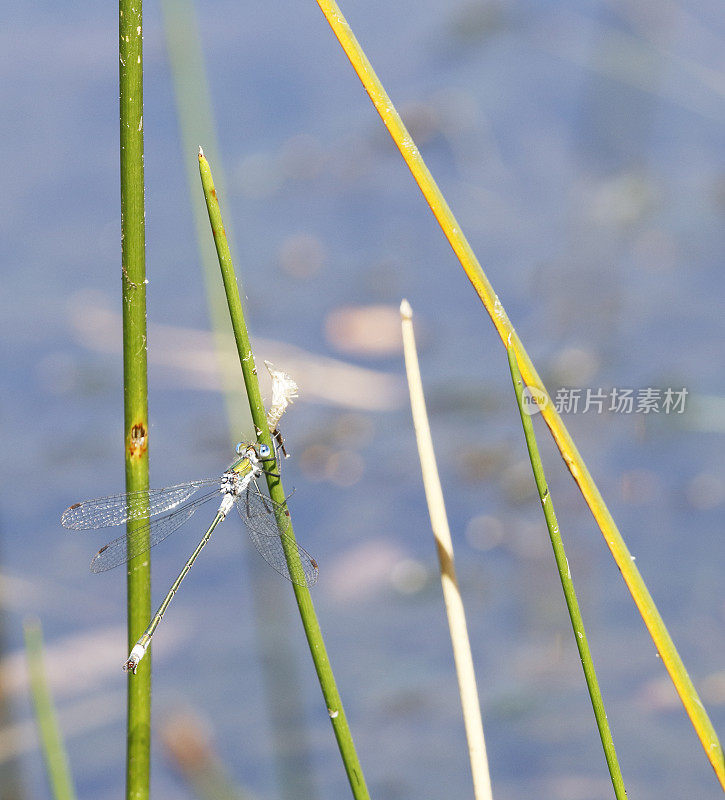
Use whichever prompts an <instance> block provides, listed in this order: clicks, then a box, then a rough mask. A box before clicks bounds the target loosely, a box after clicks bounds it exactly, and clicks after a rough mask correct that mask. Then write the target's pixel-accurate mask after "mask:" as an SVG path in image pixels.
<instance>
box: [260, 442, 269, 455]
mask: <svg viewBox="0 0 725 800" xmlns="http://www.w3.org/2000/svg"><path fill="white" fill-rule="evenodd" d="M259 455H260V456H261V457H262V458H266V457H267V456H268V455H269V445H267V444H260V445H259Z"/></svg>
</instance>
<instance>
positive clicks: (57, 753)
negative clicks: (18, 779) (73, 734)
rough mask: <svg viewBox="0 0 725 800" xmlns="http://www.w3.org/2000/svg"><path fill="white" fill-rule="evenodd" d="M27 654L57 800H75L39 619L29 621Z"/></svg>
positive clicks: (51, 782)
mask: <svg viewBox="0 0 725 800" xmlns="http://www.w3.org/2000/svg"><path fill="white" fill-rule="evenodd" d="M23 632H24V634H25V655H26V657H27V659H28V672H29V676H30V694H31V696H32V698H33V707H34V709H35V721H36V723H37V725H38V732H39V733H40V745H41V750H42V752H43V759H44V760H45V769H46V772H47V773H48V782H49V783H50V788H51V790H52V792H53V797H54V798H55V800H75V797H76V793H75V789H74V788H73V781H72V780H71V775H70V768H69V766H68V756H67V754H66V752H65V747H64V746H63V737H62V736H61V732H60V727H59V725H58V720H57V718H56V715H55V708H54V706H53V698H52V696H51V694H50V689H49V688H48V683H47V681H46V679H45V667H44V664H43V631H42V629H41V627H40V622H39V621H38V620H26V621H25V623H24V625H23Z"/></svg>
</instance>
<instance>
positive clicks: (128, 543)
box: [61, 442, 318, 672]
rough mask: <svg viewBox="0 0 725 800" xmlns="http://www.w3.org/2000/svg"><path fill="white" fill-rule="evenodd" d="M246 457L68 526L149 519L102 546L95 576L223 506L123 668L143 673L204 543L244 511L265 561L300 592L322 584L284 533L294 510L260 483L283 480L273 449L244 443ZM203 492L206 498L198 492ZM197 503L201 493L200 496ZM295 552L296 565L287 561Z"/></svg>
mask: <svg viewBox="0 0 725 800" xmlns="http://www.w3.org/2000/svg"><path fill="white" fill-rule="evenodd" d="M237 455H238V456H239V457H238V458H237V459H236V460H235V461H234V462H233V463H232V464H230V466H229V467H228V469H227V470H226V471H225V472H224V474H223V475H222V476H221V477H219V478H210V479H202V480H197V481H189V482H187V483H179V484H176V485H175V486H167V487H166V488H165V489H150V490H148V491H141V492H128V493H124V494H116V495H111V496H110V497H100V498H98V499H97V500H86V501H85V502H83V503H75V505H72V506H70V508H67V509H66V510H65V512H64V513H63V516H62V517H61V523H62V524H63V525H64V526H65V527H66V528H71V529H72V530H95V529H98V528H107V527H110V526H112V525H122V524H123V523H124V522H129V521H133V520H140V519H146V518H147V517H148V518H149V519H148V521H147V522H146V523H145V524H143V525H142V526H141V527H139V528H136V529H134V530H133V531H132V532H131V533H130V534H128V535H125V536H120V537H119V538H118V539H115V540H114V541H112V542H110V543H109V544H107V545H105V546H104V547H102V548H101V549H100V550H99V551H98V552H97V553H96V555H95V556H94V558H93V560H92V561H91V570H92V571H93V572H105V571H106V570H108V569H112V568H113V567H117V566H118V565H119V564H124V563H126V562H127V561H130V560H131V559H132V558H135V557H136V556H138V555H141V554H142V553H145V552H146V551H147V550H149V549H150V548H151V547H153V546H154V545H156V544H158V543H159V542H161V541H163V540H164V539H165V538H166V537H167V536H170V535H171V534H172V533H173V532H174V531H175V530H177V529H178V528H180V527H181V526H182V525H183V524H184V523H185V522H186V521H187V520H188V519H190V518H191V516H192V515H193V514H194V512H195V511H196V510H197V508H199V507H200V506H202V505H204V504H205V503H208V502H209V501H210V500H212V499H213V498H214V497H217V498H218V497H219V494H220V493H221V495H222V500H221V503H220V505H219V509H218V510H217V513H216V516H215V517H214V519H213V521H212V523H211V525H210V526H209V528H208V530H207V532H206V533H205V534H204V536H203V537H202V539H201V541H200V542H199V544H198V546H197V548H196V550H194V552H193V553H192V554H191V557H190V558H189V560H188V561H187V562H186V564H185V565H184V568H183V569H182V570H181V572H180V573H179V575H178V577H177V578H176V580H175V581H174V583H173V584H172V586H171V588H170V589H169V591H168V593H167V595H166V597H165V598H164V600H163V602H162V603H161V605H160V606H159V609H158V611H157V612H156V614H155V615H154V617H153V619H152V620H151V622H150V623H149V625H148V627H147V628H146V630H145V631H144V633H143V634H142V636H141V637H140V639H139V640H138V642H136V645H135V646H134V648H133V650H132V651H131V654H130V655H129V657H128V659H127V661H126V662H125V664H124V665H123V668H124V669H126V670H128V669H130V670H131V671H132V672H136V667H137V666H138V663H139V661H141V659H142V658H143V656H144V653H145V652H146V648H147V647H148V646H149V643H150V642H151V637H152V636H153V635H154V632H155V630H156V628H157V627H158V625H159V623H160V622H161V619H162V617H163V616H164V613H165V611H166V609H167V607H168V605H169V603H170V602H171V599H172V598H173V596H174V595H175V594H176V592H177V590H178V588H179V585H180V584H181V581H183V580H184V578H185V577H186V574H187V573H188V572H189V570H190V569H191V566H192V564H193V563H194V561H196V558H197V556H198V555H199V553H200V552H201V551H202V549H203V547H204V545H206V543H207V542H208V541H209V539H210V538H211V535H212V533H213V532H214V529H215V528H216V526H217V525H218V524H219V523H220V522H222V521H223V520H224V518H225V517H226V516H227V514H228V513H229V512H230V511H231V509H232V506H236V507H237V510H238V511H239V516H240V517H241V518H242V521H243V522H244V524H245V525H246V527H247V531H248V533H249V536H250V538H251V540H252V542H253V543H254V546H255V547H256V548H257V550H258V551H259V553H260V555H261V556H262V557H263V558H264V560H265V561H266V562H267V563H268V564H269V565H270V566H271V567H272V568H273V569H275V570H276V571H277V572H279V574H280V575H283V576H284V577H285V578H287V579H288V580H290V581H292V583H296V584H298V585H300V586H312V585H313V584H314V583H315V582H316V581H317V574H318V568H317V562H316V561H315V560H314V558H312V557H311V556H310V555H309V554H308V553H307V552H306V551H305V550H304V549H303V548H301V547H300V546H299V545H298V544H296V542H294V540H293V539H292V538H291V537H289V536H287V535H285V534H284V533H282V532H281V531H280V529H279V528H280V524H281V525H282V526H284V524H285V519H286V517H288V516H289V512H288V511H287V509H286V507H285V506H283V505H280V504H279V503H275V502H274V500H272V499H271V498H269V497H267V496H266V495H264V494H262V492H261V491H260V489H259V486H258V485H257V478H259V477H260V476H261V475H262V474H263V473H267V474H271V475H276V474H277V473H274V472H271V471H270V470H268V469H267V468H266V466H265V465H266V464H267V463H268V462H270V461H271V462H274V463H275V464H276V459H275V457H274V456H273V455H271V454H270V451H269V447H267V445H256V446H255V445H253V444H247V443H243V442H240V443H239V444H238V445H237ZM199 492H202V493H201V494H198V493H199ZM197 494H198V496H196V497H195V495H197ZM285 551H287V552H288V553H289V556H290V557H289V559H288V558H287V557H286V555H285Z"/></svg>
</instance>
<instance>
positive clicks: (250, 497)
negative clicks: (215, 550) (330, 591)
mask: <svg viewBox="0 0 725 800" xmlns="http://www.w3.org/2000/svg"><path fill="white" fill-rule="evenodd" d="M236 505H237V511H239V516H240V517H241V518H242V522H243V523H244V524H245V526H246V528H247V532H248V533H249V538H250V539H251V540H252V542H253V543H254V546H255V547H256V548H257V550H258V552H259V554H260V555H261V556H262V558H263V559H264V560H265V561H266V562H267V563H268V564H269V566H270V567H272V569H274V570H276V571H277V572H279V574H280V575H282V576H283V577H285V578H287V580H290V581H292V583H296V584H298V585H299V586H313V585H314V584H315V583H316V582H317V576H318V574H319V569H318V566H317V562H316V561H315V559H314V558H312V556H310V554H309V553H308V552H307V551H306V550H305V549H304V548H302V547H300V546H299V545H298V544H297V543H296V542H295V541H294V540H293V539H292V538H291V537H289V536H287V535H286V534H284V533H280V531H279V527H278V526H277V518H276V515H277V514H281V515H283V516H284V515H285V513H286V512H285V509H284V507H283V506H281V505H280V504H279V503H275V502H274V500H271V499H270V498H269V497H267V496H265V495H263V494H260V493H259V492H257V491H255V490H254V489H252V488H251V487H250V488H248V489H247V491H246V493H245V494H244V495H243V496H242V497H240V498H239V500H237V503H236ZM283 539H284V540H285V542H286V543H287V544H288V545H289V546H290V547H292V548H293V549H294V550H296V551H297V555H298V556H299V564H295V565H293V567H292V569H291V570H290V567H289V565H288V564H287V559H286V557H285V554H284V547H283V545H282V540H283Z"/></svg>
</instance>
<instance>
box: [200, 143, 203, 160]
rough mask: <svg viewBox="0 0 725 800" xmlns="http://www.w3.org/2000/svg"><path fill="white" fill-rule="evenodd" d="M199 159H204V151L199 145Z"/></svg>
mask: <svg viewBox="0 0 725 800" xmlns="http://www.w3.org/2000/svg"><path fill="white" fill-rule="evenodd" d="M199 158H204V151H203V150H202V149H201V145H199Z"/></svg>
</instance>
